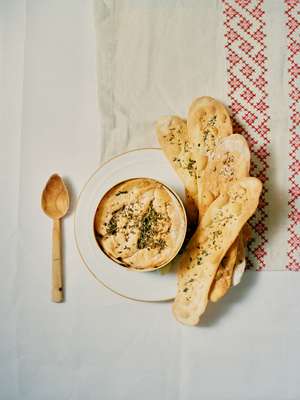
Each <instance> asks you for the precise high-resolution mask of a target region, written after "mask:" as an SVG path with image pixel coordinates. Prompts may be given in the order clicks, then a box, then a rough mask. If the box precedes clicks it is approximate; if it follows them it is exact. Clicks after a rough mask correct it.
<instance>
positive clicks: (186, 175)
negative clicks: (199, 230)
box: [156, 116, 198, 222]
mask: <svg viewBox="0 0 300 400" xmlns="http://www.w3.org/2000/svg"><path fill="white" fill-rule="evenodd" d="M156 133H157V138H158V141H159V143H160V145H161V147H162V150H163V151H164V153H165V155H166V157H167V158H168V160H169V161H170V163H171V165H172V166H173V168H174V169H175V171H176V173H177V174H178V176H179V178H180V179H181V181H182V182H183V184H184V186H185V188H186V208H187V214H188V219H189V220H190V221H192V222H195V221H197V219H198V193H197V168H196V161H195V160H194V158H193V155H192V146H191V144H190V142H189V139H188V134H187V123H186V120H184V119H182V118H180V117H177V116H167V117H162V118H160V119H159V120H158V121H157V122H156Z"/></svg>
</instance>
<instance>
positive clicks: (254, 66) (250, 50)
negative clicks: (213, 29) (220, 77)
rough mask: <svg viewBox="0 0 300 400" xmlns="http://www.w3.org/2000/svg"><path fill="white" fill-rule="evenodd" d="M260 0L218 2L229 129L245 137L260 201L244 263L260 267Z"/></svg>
mask: <svg viewBox="0 0 300 400" xmlns="http://www.w3.org/2000/svg"><path fill="white" fill-rule="evenodd" d="M263 2H264V0H223V6H224V18H225V22H224V26H225V39H226V52H227V54H226V59H227V79H228V93H229V94H228V96H229V100H230V108H231V113H232V117H233V128H234V132H235V133H241V134H243V135H244V136H245V137H246V139H247V140H248V143H249V146H250V149H251V154H252V167H251V175H253V176H256V177H258V178H259V179H260V180H261V181H262V183H263V190H262V195H261V198H260V204H259V206H258V209H257V211H256V214H255V215H254V216H253V217H252V218H251V220H250V221H249V223H250V225H251V227H252V228H253V231H254V232H255V234H254V235H253V236H254V237H253V239H252V240H251V242H250V243H249V246H248V248H249V251H248V262H247V264H248V266H249V267H252V268H253V267H254V268H256V269H258V270H260V269H263V268H265V266H266V263H265V257H266V253H267V251H266V244H267V224H266V220H267V211H266V208H267V206H268V202H267V200H266V195H267V187H266V184H267V181H268V169H269V156H270V153H269V142H270V130H269V126H268V122H269V118H270V117H269V106H268V104H267V98H268V93H267V80H266V72H267V63H266V61H267V60H266V56H265V48H266V45H265V36H266V35H265V33H264V27H265V22H264V16H265V12H264V10H263Z"/></svg>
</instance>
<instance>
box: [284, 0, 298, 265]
mask: <svg viewBox="0 0 300 400" xmlns="http://www.w3.org/2000/svg"><path fill="white" fill-rule="evenodd" d="M285 10H286V11H285V14H286V16H287V24H286V25H287V41H288V66H289V69H288V72H289V109H290V124H289V131H290V152H289V156H290V160H291V161H290V164H289V207H290V208H289V214H288V218H289V226H288V234H289V239H288V245H289V247H288V265H287V268H288V269H289V270H291V271H300V254H299V250H300V235H299V224H300V209H299V205H298V206H297V201H299V198H300V183H299V182H300V179H299V172H300V160H299V158H298V155H297V151H299V149H300V130H299V123H300V110H299V99H300V90H299V87H298V86H299V85H298V82H297V80H299V78H300V41H299V37H300V22H299V16H300V1H299V0H285ZM297 179H298V181H297Z"/></svg>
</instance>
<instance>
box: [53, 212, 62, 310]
mask: <svg viewBox="0 0 300 400" xmlns="http://www.w3.org/2000/svg"><path fill="white" fill-rule="evenodd" d="M63 299H64V288H63V277H62V260H61V232H60V219H54V220H53V231H52V301H54V302H55V303H60V302H61V301H63Z"/></svg>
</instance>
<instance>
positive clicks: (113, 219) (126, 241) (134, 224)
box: [94, 179, 185, 270]
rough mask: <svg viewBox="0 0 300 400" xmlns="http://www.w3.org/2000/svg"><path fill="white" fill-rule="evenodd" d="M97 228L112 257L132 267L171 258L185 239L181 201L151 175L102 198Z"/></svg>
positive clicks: (158, 263)
mask: <svg viewBox="0 0 300 400" xmlns="http://www.w3.org/2000/svg"><path fill="white" fill-rule="evenodd" d="M94 228H95V233H96V237H97V240H98V243H99V244H100V246H101V248H102V249H103V250H104V252H105V253H106V254H107V255H109V256H110V257H111V258H112V259H114V260H118V261H119V262H120V263H121V264H123V265H126V266H127V267H129V268H134V269H138V270H150V269H154V268H156V267H160V266H161V265H163V264H165V263H166V262H168V261H169V260H170V259H171V258H172V257H173V256H174V255H175V254H174V253H176V252H177V251H178V250H179V248H180V246H181V244H182V242H183V239H184V235H185V218H184V211H183V209H182V207H181V205H180V203H179V201H178V200H177V199H176V198H175V197H174V196H173V194H171V192H170V191H169V190H168V189H166V188H165V187H164V186H163V185H162V184H160V183H159V182H157V181H154V180H152V179H131V180H128V181H126V182H124V183H121V184H119V185H117V186H115V187H114V188H112V189H111V190H110V191H109V192H108V193H107V194H106V195H105V196H104V197H103V198H102V200H101V202H100V204H99V206H98V208H97V211H96V215H95V220H94Z"/></svg>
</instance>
